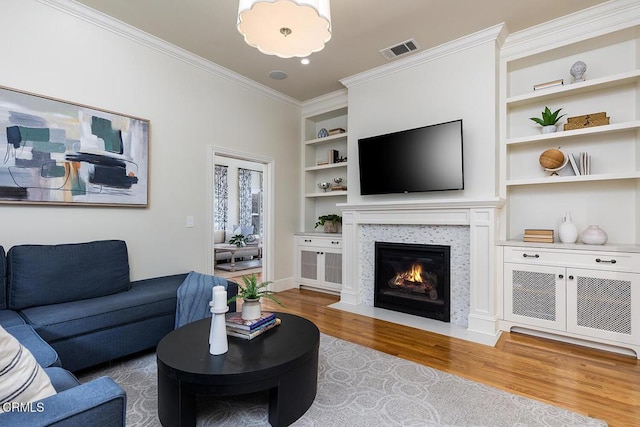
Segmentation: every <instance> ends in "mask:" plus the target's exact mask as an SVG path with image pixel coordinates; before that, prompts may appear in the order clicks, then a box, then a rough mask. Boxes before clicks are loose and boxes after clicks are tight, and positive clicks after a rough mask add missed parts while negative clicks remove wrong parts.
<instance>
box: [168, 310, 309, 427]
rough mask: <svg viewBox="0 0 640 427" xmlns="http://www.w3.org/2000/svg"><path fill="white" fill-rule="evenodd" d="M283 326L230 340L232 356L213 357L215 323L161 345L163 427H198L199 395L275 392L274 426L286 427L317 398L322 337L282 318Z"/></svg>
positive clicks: (298, 320)
mask: <svg viewBox="0 0 640 427" xmlns="http://www.w3.org/2000/svg"><path fill="white" fill-rule="evenodd" d="M277 316H278V317H279V318H280V319H281V320H282V323H281V324H280V325H279V326H276V327H275V328H273V329H271V330H269V331H267V332H265V333H264V334H262V335H260V336H258V337H256V338H254V339H252V340H244V339H242V338H236V337H228V340H229V351H228V352H227V353H225V354H221V355H218V356H213V355H211V354H209V328H210V326H211V319H203V320H199V321H197V322H193V323H189V324H187V325H185V326H183V327H181V328H178V329H176V330H174V331H172V332H170V333H169V334H168V335H167V336H165V337H164V338H163V339H162V340H161V341H160V343H159V344H158V347H157V350H156V353H157V361H158V417H159V418H160V422H161V423H162V425H163V426H166V427H169V426H171V427H173V426H195V424H196V395H197V394H208V395H215V396H233V395H238V394H246V393H253V392H256V391H261V390H270V392H269V423H271V425H272V426H274V427H276V426H286V425H289V424H291V423H293V422H294V421H295V420H297V419H298V418H300V417H301V416H302V415H303V414H304V413H305V412H306V411H307V409H309V407H310V406H311V404H312V403H313V400H314V399H315V397H316V391H317V385H318V348H319V346H320V331H318V328H317V327H316V325H314V324H313V323H311V322H310V321H308V320H307V319H304V318H302V317H299V316H294V315H292V314H286V313H277Z"/></svg>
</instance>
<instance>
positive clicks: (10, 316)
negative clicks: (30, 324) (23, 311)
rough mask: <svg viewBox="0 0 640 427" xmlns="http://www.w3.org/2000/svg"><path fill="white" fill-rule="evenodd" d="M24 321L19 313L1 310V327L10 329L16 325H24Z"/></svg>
mask: <svg viewBox="0 0 640 427" xmlns="http://www.w3.org/2000/svg"><path fill="white" fill-rule="evenodd" d="M24 324H25V322H24V319H23V318H22V317H20V315H19V314H18V313H16V312H15V311H12V310H0V326H3V327H5V328H6V327H9V326H16V325H24Z"/></svg>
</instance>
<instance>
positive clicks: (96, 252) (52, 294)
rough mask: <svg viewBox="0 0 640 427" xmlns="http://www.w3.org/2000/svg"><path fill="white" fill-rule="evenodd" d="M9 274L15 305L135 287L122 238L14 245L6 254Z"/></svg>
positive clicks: (81, 297)
mask: <svg viewBox="0 0 640 427" xmlns="http://www.w3.org/2000/svg"><path fill="white" fill-rule="evenodd" d="M7 277H8V286H7V289H8V295H7V305H8V307H9V308H10V309H12V310H21V309H24V308H28V307H37V306H46V305H50V304H58V303H65V302H70V301H78V300H84V299H87V298H96V297H101V296H105V295H111V294H115V293H117V292H122V291H126V290H128V289H129V288H130V286H131V283H130V281H129V255H128V253H127V245H126V243H125V242H124V241H122V240H102V241H96V242H88V243H73V244H64V245H18V246H14V247H12V248H11V249H9V252H8V254H7Z"/></svg>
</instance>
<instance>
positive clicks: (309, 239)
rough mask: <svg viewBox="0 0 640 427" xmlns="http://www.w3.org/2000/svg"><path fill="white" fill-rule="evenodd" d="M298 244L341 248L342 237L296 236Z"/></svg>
mask: <svg viewBox="0 0 640 427" xmlns="http://www.w3.org/2000/svg"><path fill="white" fill-rule="evenodd" d="M296 245H298V246H314V247H320V248H339V249H341V248H342V237H338V236H337V237H324V236H323V237H316V236H296Z"/></svg>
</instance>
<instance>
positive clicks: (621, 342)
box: [501, 245, 640, 358]
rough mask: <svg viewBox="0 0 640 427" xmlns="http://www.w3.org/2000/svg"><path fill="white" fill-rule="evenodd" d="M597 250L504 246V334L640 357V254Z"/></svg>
mask: <svg viewBox="0 0 640 427" xmlns="http://www.w3.org/2000/svg"><path fill="white" fill-rule="evenodd" d="M583 247H584V245H583ZM593 249H594V248H593V247H589V250H573V249H566V248H565V249H553V248H550V247H549V246H547V247H544V246H541V247H535V246H534V247H526V246H518V247H510V246H505V247H504V248H503V261H504V264H503V265H504V269H503V273H504V276H503V277H504V281H503V283H504V288H503V290H504V292H503V307H504V313H503V322H501V329H503V330H515V331H518V330H520V331H523V332H527V331H539V332H547V333H548V334H549V337H551V338H559V337H561V338H562V339H564V340H568V341H573V342H579V343H580V344H589V343H591V344H594V345H596V346H597V347H602V348H605V349H608V350H614V351H617V350H619V351H621V352H627V351H625V349H626V350H632V351H633V352H635V355H636V357H639V358H640V274H639V273H640V266H639V264H638V258H639V254H637V253H625V252H610V251H596V250H593ZM597 344H603V345H601V346H599V345H597Z"/></svg>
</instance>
